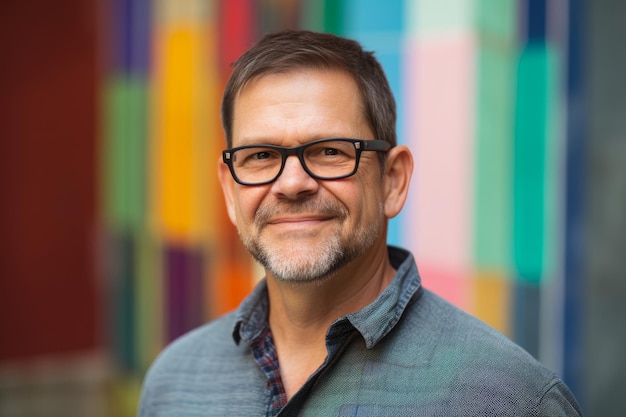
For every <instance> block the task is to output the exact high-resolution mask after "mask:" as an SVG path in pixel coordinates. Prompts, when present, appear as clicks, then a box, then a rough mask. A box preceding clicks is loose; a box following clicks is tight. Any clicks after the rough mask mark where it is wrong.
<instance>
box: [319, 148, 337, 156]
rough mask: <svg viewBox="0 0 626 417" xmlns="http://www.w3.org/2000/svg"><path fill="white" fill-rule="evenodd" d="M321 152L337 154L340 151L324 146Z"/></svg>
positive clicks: (331, 154)
mask: <svg viewBox="0 0 626 417" xmlns="http://www.w3.org/2000/svg"><path fill="white" fill-rule="evenodd" d="M323 152H324V155H326V156H333V155H339V154H340V153H341V151H340V150H339V149H336V148H324V150H323Z"/></svg>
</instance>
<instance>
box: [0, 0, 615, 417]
mask: <svg viewBox="0 0 626 417" xmlns="http://www.w3.org/2000/svg"><path fill="white" fill-rule="evenodd" d="M625 19H626V2H623V1H621V0H594V1H589V2H585V1H584V0H571V1H567V0H221V1H220V0H154V1H150V0H110V1H107V0H57V1H55V2H35V1H15V2H3V3H2V6H0V52H1V53H2V61H1V63H0V96H1V98H0V132H1V133H2V134H1V136H0V138H1V139H0V140H1V142H0V143H1V144H2V146H1V147H0V181H1V182H0V184H1V185H2V187H1V188H0V415H1V416H3V417H9V416H11V417H16V416H46V417H51V416H63V417H71V416H95V417H100V416H102V417H105V416H106V417H109V416H111V417H113V416H115V417H117V416H120V417H121V416H133V415H135V412H136V406H137V400H138V396H139V390H140V386H141V380H142V377H143V375H144V373H145V371H146V369H147V367H148V366H149V364H150V363H151V361H152V360H153V359H154V357H155V355H156V354H157V353H158V352H159V351H160V350H161V349H162V348H163V347H164V346H165V345H166V344H167V343H168V342H170V341H171V340H173V339H174V338H176V337H177V336H179V335H181V334H182V333H184V332H185V331H187V330H189V329H191V328H193V327H195V326H198V325H199V324H201V323H204V322H206V321H207V320H210V319H212V318H214V317H216V316H218V315H220V314H222V313H224V312H226V311H228V310H230V309H233V308H235V307H236V306H237V304H238V303H239V301H240V300H241V299H242V297H244V296H245V295H246V294H247V292H248V291H249V290H250V289H251V288H252V286H253V285H254V283H255V281H256V280H257V279H258V278H260V277H261V274H262V273H261V271H260V270H259V268H258V267H257V266H255V265H254V264H253V262H252V261H251V260H250V258H249V257H248V255H247V254H246V253H245V251H244V250H243V248H242V246H241V245H240V243H239V240H238V238H237V235H236V232H235V230H234V228H233V227H232V225H231V224H230V222H229V221H228V219H227V217H226V215H225V212H224V208H223V202H222V196H221V191H220V190H219V188H218V185H217V181H216V162H217V160H218V156H219V153H220V151H221V149H223V147H224V141H223V135H222V131H221V127H220V123H219V104H220V98H221V92H222V89H223V87H224V84H225V82H226V80H227V78H228V76H229V72H230V64H231V63H232V62H233V61H234V60H235V59H236V58H237V57H238V56H239V55H240V54H241V53H242V52H243V51H244V50H245V49H247V48H248V47H249V46H251V45H252V44H253V42H255V41H256V40H257V39H259V37H260V36H262V35H263V34H265V33H268V32H273V31H276V30H279V29H284V28H305V29H312V30H319V31H327V32H332V33H336V34H339V35H344V36H347V37H351V38H354V39H357V40H359V41H360V42H361V43H362V44H363V45H364V46H365V48H366V49H368V50H373V51H375V52H376V56H377V57H378V58H379V60H380V61H381V62H382V63H383V66H384V67H385V70H386V72H387V75H388V77H389V80H390V83H391V85H392V88H393V90H394V93H395V95H396V98H397V101H398V105H399V120H398V125H397V128H398V134H399V141H400V142H401V143H404V144H407V145H408V146H409V147H410V148H411V149H412V150H413V152H414V155H415V158H416V171H415V173H414V177H413V185H412V189H411V194H410V197H409V201H408V203H407V206H406V207H405V209H404V212H403V214H402V215H401V216H399V217H398V218H397V219H394V220H393V221H392V223H391V233H390V238H389V241H390V243H392V244H397V245H402V246H405V247H408V248H410V249H411V250H413V251H414V253H415V254H416V256H417V259H418V265H419V267H420V270H421V274H422V276H423V281H424V283H425V286H426V287H428V288H430V289H433V290H435V291H436V292H438V293H439V294H441V295H442V296H444V297H445V298H447V299H448V300H450V301H452V302H453V303H454V304H456V305H458V306H459V307H461V308H463V309H464V310H466V311H469V312H471V313H473V314H475V315H477V316H478V317H480V318H482V319H483V320H485V321H487V322H488V323H490V324H491V325H493V326H494V327H496V328H498V329H499V330H501V331H502V332H504V333H505V334H507V335H508V336H509V337H511V338H512V339H513V340H515V341H517V342H518V343H520V344H521V345H522V346H524V347H525V348H526V349H527V350H528V351H529V352H531V353H532V354H533V355H534V356H536V357H537V358H539V359H540V360H541V361H542V362H544V363H545V364H546V365H548V366H549V367H551V368H553V369H554V370H556V371H557V372H558V373H559V374H560V375H561V376H562V377H563V378H564V380H565V381H566V382H567V384H568V385H569V386H570V387H571V388H572V390H573V391H574V393H575V394H576V395H577V397H578V399H579V401H580V402H581V404H582V406H583V409H584V410H585V411H586V413H587V415H598V416H600V415H601V416H616V415H624V414H623V413H624V411H625V410H626V398H625V397H624V395H623V392H624V390H625V389H626V360H625V359H624V351H625V349H626V330H625V329H626V327H624V323H623V322H624V319H626V303H624V302H623V301H622V297H623V296H624V295H625V294H626V273H625V272H624V271H625V268H624V258H625V255H626V234H625V232H626V83H624V78H623V77H624V74H626V55H625V54H624V46H623V43H624V42H623V41H624V39H626V25H624V24H623V22H624V21H625ZM620 323H622V324H620Z"/></svg>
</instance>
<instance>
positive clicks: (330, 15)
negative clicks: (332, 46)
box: [322, 0, 345, 35]
mask: <svg viewBox="0 0 626 417" xmlns="http://www.w3.org/2000/svg"><path fill="white" fill-rule="evenodd" d="M322 2H323V4H324V25H323V27H322V30H323V31H324V32H330V33H334V34H335V35H343V29H344V22H345V0H322Z"/></svg>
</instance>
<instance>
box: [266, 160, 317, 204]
mask: <svg viewBox="0 0 626 417" xmlns="http://www.w3.org/2000/svg"><path fill="white" fill-rule="evenodd" d="M318 187H319V183H318V182H317V180H316V179H315V178H313V177H311V176H310V175H309V174H308V173H307V172H306V171H305V170H304V167H302V164H301V163H300V160H299V159H298V157H297V156H296V155H290V156H288V157H287V159H286V160H285V167H284V168H283V172H282V173H281V174H280V176H279V177H278V178H277V179H276V181H274V182H273V183H272V192H274V193H275V194H277V195H278V196H280V197H283V198H288V199H291V200H297V199H298V198H301V197H303V196H306V195H310V194H314V193H315V192H317V190H318Z"/></svg>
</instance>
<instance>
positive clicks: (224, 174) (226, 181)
mask: <svg viewBox="0 0 626 417" xmlns="http://www.w3.org/2000/svg"><path fill="white" fill-rule="evenodd" d="M217 177H218V178H219V181H220V185H221V186H222V192H223V193H224V200H225V202H226V211H227V213H228V217H229V218H230V221H231V222H232V224H234V225H235V227H236V226H237V216H236V214H235V189H234V188H235V180H234V179H233V177H232V175H230V170H229V169H228V165H226V164H225V163H224V161H222V158H221V156H220V158H219V159H218V161H217Z"/></svg>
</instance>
